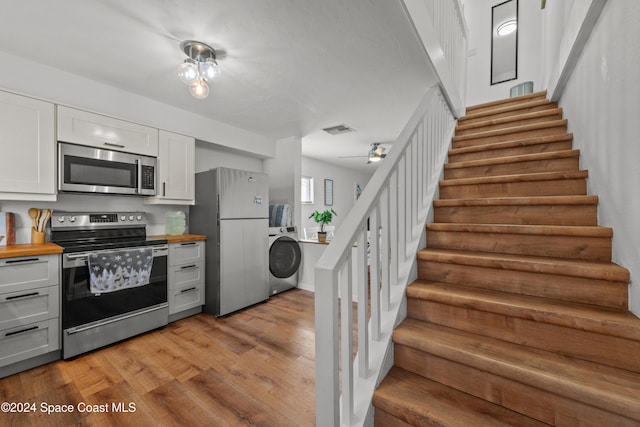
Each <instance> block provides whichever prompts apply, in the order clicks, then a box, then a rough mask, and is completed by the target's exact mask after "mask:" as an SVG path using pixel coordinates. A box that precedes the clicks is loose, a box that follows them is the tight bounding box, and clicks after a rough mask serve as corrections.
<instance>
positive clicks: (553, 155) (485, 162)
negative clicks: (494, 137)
mask: <svg viewBox="0 0 640 427" xmlns="http://www.w3.org/2000/svg"><path fill="white" fill-rule="evenodd" d="M570 157H580V150H562V151H551V152H547V153H535V154H522V155H520V156H509V157H497V158H493V159H482V160H468V161H464V162H456V163H447V164H445V165H444V169H445V170H451V169H463V168H472V167H479V166H492V165H500V164H507V163H509V164H511V163H523V162H531V161H543V160H553V159H564V158H570Z"/></svg>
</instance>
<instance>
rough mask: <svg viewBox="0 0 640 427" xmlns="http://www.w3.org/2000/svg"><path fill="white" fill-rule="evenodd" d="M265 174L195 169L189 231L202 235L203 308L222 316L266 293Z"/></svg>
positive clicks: (267, 239) (267, 214) (267, 284)
mask: <svg viewBox="0 0 640 427" xmlns="http://www.w3.org/2000/svg"><path fill="white" fill-rule="evenodd" d="M268 227H269V177H268V176H267V175H265V174H263V173H258V172H249V171H243V170H238V169H230V168H216V169H212V170H209V171H206V172H200V173H197V174H196V203H195V206H192V207H191V208H190V209H189V232H190V233H194V234H204V235H206V236H207V250H206V252H205V254H206V272H205V274H206V277H205V281H206V287H205V306H204V311H205V312H207V313H211V314H214V315H216V316H224V315H226V314H229V313H232V312H234V311H237V310H240V309H242V308H245V307H248V306H250V305H253V304H256V303H259V302H261V301H265V300H266V299H268V298H269V228H268Z"/></svg>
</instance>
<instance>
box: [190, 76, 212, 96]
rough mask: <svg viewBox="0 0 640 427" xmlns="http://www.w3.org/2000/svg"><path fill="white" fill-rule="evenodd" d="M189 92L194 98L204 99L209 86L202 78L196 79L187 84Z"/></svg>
mask: <svg viewBox="0 0 640 427" xmlns="http://www.w3.org/2000/svg"><path fill="white" fill-rule="evenodd" d="M189 92H191V95H193V97H194V98H196V99H205V98H206V97H207V96H209V86H208V85H207V82H205V81H204V80H202V79H197V80H195V81H193V82H192V83H191V84H190V85H189Z"/></svg>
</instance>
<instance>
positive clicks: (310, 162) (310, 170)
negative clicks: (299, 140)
mask: <svg viewBox="0 0 640 427" xmlns="http://www.w3.org/2000/svg"><path fill="white" fill-rule="evenodd" d="M365 160H366V159H365ZM372 174H373V170H372ZM302 175H304V176H310V177H313V184H314V203H313V204H312V205H307V204H305V205H301V206H302V209H301V215H302V217H301V219H300V235H301V236H302V229H303V227H317V226H318V224H317V223H316V222H314V221H313V219H309V215H311V214H312V213H313V212H314V211H316V210H319V211H324V210H326V209H333V210H334V211H336V213H337V214H338V215H337V216H335V217H334V219H333V221H332V222H331V224H330V225H332V226H335V227H336V230H338V228H339V227H340V224H341V223H342V221H343V220H344V218H345V217H346V216H347V214H348V213H349V211H350V210H351V208H352V207H353V205H354V204H355V197H354V186H355V184H356V183H358V184H360V185H361V186H362V189H364V187H365V186H366V184H367V182H369V179H370V178H371V175H367V174H363V173H359V172H355V171H353V170H351V169H347V168H343V167H340V166H336V165H333V164H331V163H326V162H323V161H320V160H316V159H313V158H310V157H302ZM325 179H332V180H333V206H325V204H324V180H325Z"/></svg>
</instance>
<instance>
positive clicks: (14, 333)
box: [4, 325, 38, 337]
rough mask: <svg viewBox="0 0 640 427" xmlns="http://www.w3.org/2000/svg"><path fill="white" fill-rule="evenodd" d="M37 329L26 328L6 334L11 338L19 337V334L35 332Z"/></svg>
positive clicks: (36, 327)
mask: <svg viewBox="0 0 640 427" xmlns="http://www.w3.org/2000/svg"><path fill="white" fill-rule="evenodd" d="M35 329H38V326H37V325H36V326H32V327H30V328H26V329H21V330H19V331H13V332H7V333H6V334H4V336H5V337H10V336H11V335H18V334H22V333H24V332H29V331H33V330H35Z"/></svg>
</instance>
